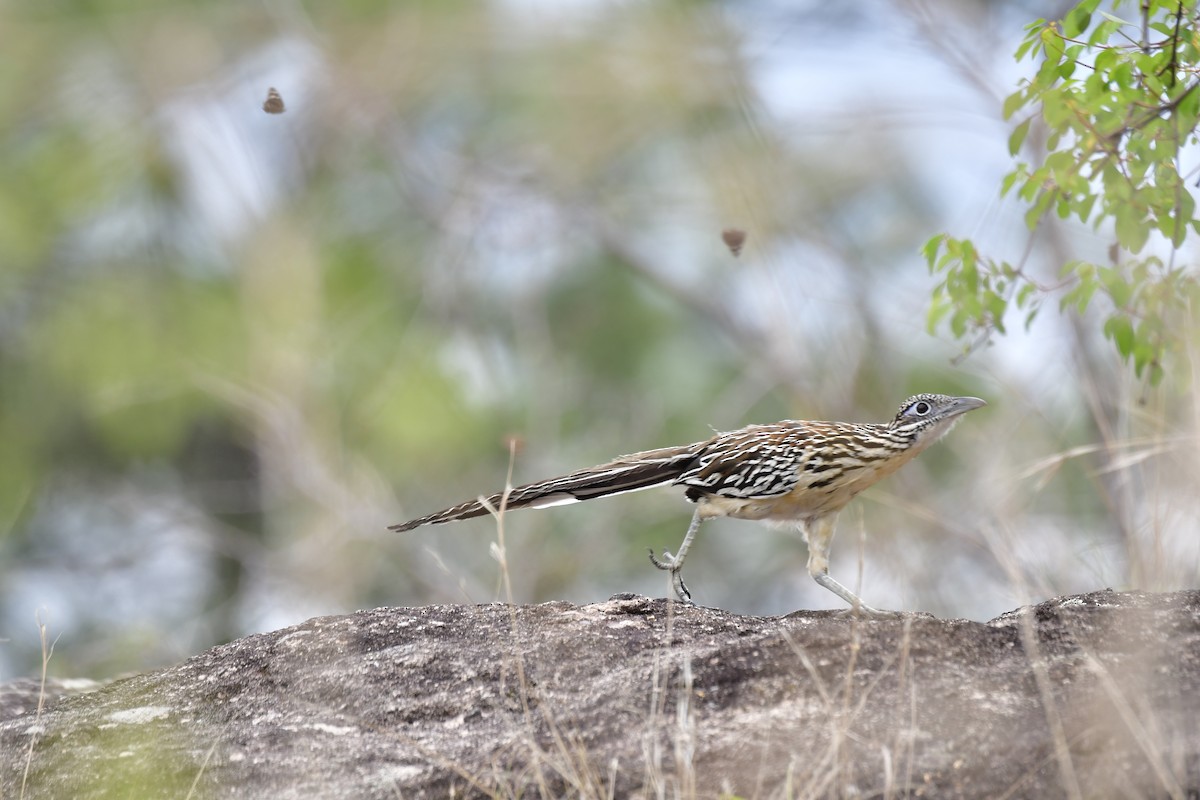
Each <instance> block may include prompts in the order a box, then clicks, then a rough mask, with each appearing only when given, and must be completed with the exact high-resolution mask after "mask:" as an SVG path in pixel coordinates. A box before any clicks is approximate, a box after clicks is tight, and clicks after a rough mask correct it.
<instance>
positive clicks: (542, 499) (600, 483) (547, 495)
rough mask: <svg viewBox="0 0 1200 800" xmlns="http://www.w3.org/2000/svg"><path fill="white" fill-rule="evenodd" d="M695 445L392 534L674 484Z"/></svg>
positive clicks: (522, 489) (474, 505) (545, 484)
mask: <svg viewBox="0 0 1200 800" xmlns="http://www.w3.org/2000/svg"><path fill="white" fill-rule="evenodd" d="M696 448H697V445H694V444H692V445H685V446H682V447H664V448H662V449H659V450H647V451H645V452H641V453H633V454H632V455H628V456H621V457H620V458H616V459H613V460H612V461H610V462H608V463H607V464H601V465H599V466H596V467H588V468H587V469H580V470H576V471H575V472H572V473H570V474H569V475H563V476H562V477H559V478H550V479H549V480H544V481H538V482H537V483H528V484H525V485H524V486H518V487H516V488H515V489H513V490H512V491H510V492H509V493H508V497H507V498H505V496H504V492H497V493H495V494H493V495H491V496H490V497H488V498H486V499H476V500H468V501H467V502H465V503H460V504H458V505H456V506H453V507H451V508H447V509H444V510H442V511H438V512H437V513H435V514H429V515H428V516H424V517H420V518H419V519H414V520H410V521H408V522H402V523H400V524H399V525H390V526H388V530H392V531H410V530H412V529H413V528H419V527H420V526H422V525H438V524H440V523H443V522H453V521H454V520H459V519H470V518H471V517H480V516H483V515H484V514H488V513H490V512H491V510H493V509H494V510H497V511H498V510H500V507H501V505H502V504H503V506H504V509H505V510H511V509H515V508H547V507H549V506H557V505H564V504H566V503H578V502H580V501H582V500H591V499H593V498H596V497H607V496H608V495H613V494H622V493H623V492H636V491H638V490H639V489H649V488H651V487H654V486H663V485H666V484H669V483H671V482H673V481H674V480H675V479H676V478H678V477H679V476H680V475H682V474H683V473H684V472H685V471H686V470H687V468H688V466H689V465H690V464H691V463H692V461H693V460H694V458H695V452H696Z"/></svg>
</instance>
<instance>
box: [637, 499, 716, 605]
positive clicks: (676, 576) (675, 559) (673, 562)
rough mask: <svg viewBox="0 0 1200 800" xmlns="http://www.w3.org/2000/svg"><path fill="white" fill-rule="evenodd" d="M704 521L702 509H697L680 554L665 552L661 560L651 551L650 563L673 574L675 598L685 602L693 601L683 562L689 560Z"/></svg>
mask: <svg viewBox="0 0 1200 800" xmlns="http://www.w3.org/2000/svg"><path fill="white" fill-rule="evenodd" d="M703 521H704V517H702V516H700V509H696V513H695V514H693V515H692V522H691V524H690V525H688V529H687V533H686V534H684V537H683V542H682V543H681V544H680V545H679V552H677V553H676V554H675V555H671V552H670V551H669V550H663V554H662V558H659V557H658V556H656V555H654V551H653V550H651V551H650V563H651V564H653V565H654V566H656V567H658V568H659V569H664V570H668V571H669V572H670V573H671V587H672V588H673V589H674V590H675V596H676V597H677V598H679V599H680V600H682V601H684V602H688V601H690V600H691V599H692V593H691V592H689V591H688V590H687V587H686V586H684V585H683V574H682V573H681V572H680V570H682V569H683V560H684V559H685V558H687V552H688V549H689V548H690V547H691V546H692V539H695V538H696V531H697V530H698V529H699V528H700V523H701V522H703Z"/></svg>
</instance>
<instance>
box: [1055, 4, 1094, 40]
mask: <svg viewBox="0 0 1200 800" xmlns="http://www.w3.org/2000/svg"><path fill="white" fill-rule="evenodd" d="M1085 6H1086V4H1085V3H1081V4H1079V5H1077V6H1076V7H1075V8H1073V9H1071V11H1070V12H1068V13H1067V15H1066V16H1065V17H1063V21H1062V27H1063V35H1064V36H1067V37H1069V38H1071V39H1077V38H1078V37H1079V34H1081V33H1083V32H1084V31H1086V30H1087V29H1088V26H1089V25H1091V24H1092V12H1091V11H1089V10H1088V9H1087V8H1086V7H1085Z"/></svg>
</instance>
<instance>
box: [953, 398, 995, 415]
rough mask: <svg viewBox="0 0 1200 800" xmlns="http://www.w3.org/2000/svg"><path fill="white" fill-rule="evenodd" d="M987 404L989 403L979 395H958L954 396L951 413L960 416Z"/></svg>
mask: <svg viewBox="0 0 1200 800" xmlns="http://www.w3.org/2000/svg"><path fill="white" fill-rule="evenodd" d="M986 405H987V403H986V402H984V401H983V400H980V399H979V398H978V397H956V398H954V402H953V403H952V404H951V405H950V414H951V415H952V416H958V415H959V414H965V413H967V412H968V411H974V410H975V409H977V408H983V407H984V406H986Z"/></svg>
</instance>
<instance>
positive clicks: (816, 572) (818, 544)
mask: <svg viewBox="0 0 1200 800" xmlns="http://www.w3.org/2000/svg"><path fill="white" fill-rule="evenodd" d="M835 519H836V516H835V515H833V514H830V515H829V516H826V517H822V518H821V519H818V520H816V521H815V522H813V523H812V524H808V525H805V526H804V528H803V530H804V538H805V540H806V541H807V542H808V574H809V575H812V577H813V580H815V581H816V582H817V583H819V584H820V585H821V586H824V587H825V588H826V589H828V590H829V591H831V592H833V593H834V594H836V595H837V596H838V597H840V598H842V599H843V600H845V601H846V602H847V603H849V604H850V606H851V607H852V608H855V609H858V610H859V611H861V612H862V613H864V614H886V613H887V612H886V611H880V610H879V609H877V608H872V607H871V606H869V605H867V604H866V603H864V602H863V601H862V598H860V597H859V596H858V595H856V594H855V593H854V592H852V591H850V590H849V589H847V588H846V587H845V586H842V585H841V584H840V583H838V582H837V581H835V580H834V579H833V578H831V577H829V544H830V542H831V541H833V528H834V521H835Z"/></svg>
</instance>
